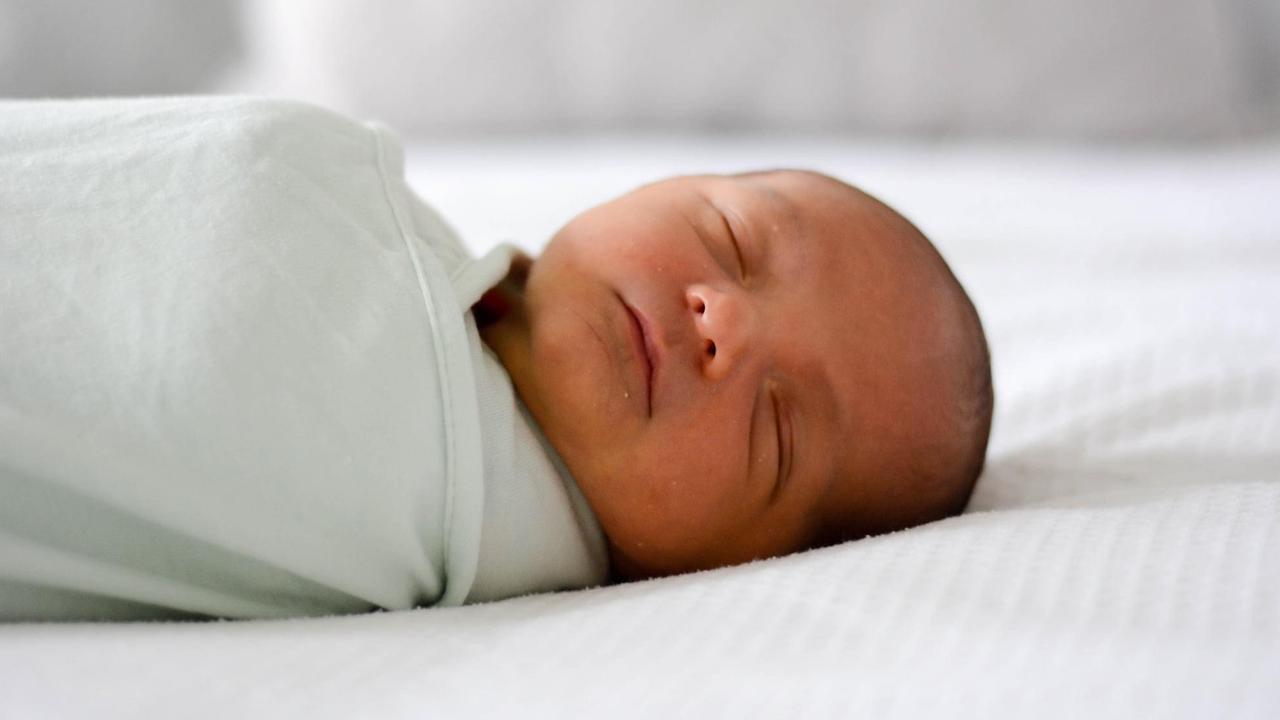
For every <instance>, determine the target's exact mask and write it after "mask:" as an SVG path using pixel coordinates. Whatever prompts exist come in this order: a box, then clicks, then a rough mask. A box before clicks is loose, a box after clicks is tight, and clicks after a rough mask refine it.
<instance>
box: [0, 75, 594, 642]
mask: <svg viewBox="0 0 1280 720" xmlns="http://www.w3.org/2000/svg"><path fill="white" fill-rule="evenodd" d="M510 257H511V255H510V249H509V248H507V249H504V248H499V249H497V250H495V251H494V252H492V253H490V254H489V255H487V256H486V257H485V258H482V259H481V260H479V261H477V262H474V263H473V262H472V261H471V258H470V257H469V256H468V255H467V253H466V251H465V250H464V249H463V248H462V246H461V244H460V243H459V242H458V240H457V238H456V237H455V236H454V234H453V232H452V231H451V230H450V229H449V228H448V227H447V226H446V225H445V224H444V223H443V221H442V220H440V219H439V217H438V216H437V215H435V213H434V212H433V211H432V210H431V209H430V208H428V207H427V206H425V205H424V204H422V203H421V201H419V200H418V199H417V198H416V197H414V196H413V194H412V193H411V192H409V191H408V189H407V187H405V185H404V181H403V160H402V153H401V151H400V148H399V145H398V142H397V141H396V140H395V139H394V138H393V137H392V136H391V135H390V134H388V133H387V132H386V131H385V130H382V129H380V128H376V127H369V126H365V125H362V124H359V123H356V122H352V121H349V120H347V119H345V118H342V117H339V116H337V115H334V114H332V113H328V112H325V111H321V110H319V109H316V108H310V107H306V106H302V105H298V104H294V103H282V102H275V101H260V100H245V99H235V98H198V99H156V100H135V101H95V102H49V103H39V102H36V103H8V104H0V348H2V350H0V352H3V353H4V354H3V357H0V619H13V618H25V619H49V618H86V617H89V618H105V617H116V618H155V617H166V616H175V615H190V614H199V615H213V616H220V617H279V616H286V615H299V614H333V613H340V612H360V611H365V610H368V609H371V608H374V607H381V608H397V609H405V608H411V607H415V606H419V605H429V604H435V603H441V604H458V603H461V602H463V601H464V600H465V599H467V598H468V597H469V595H470V593H471V590H472V581H473V579H474V578H475V576H476V573H477V565H478V563H480V562H481V560H482V558H483V560H484V562H485V568H484V572H483V573H482V576H483V577H484V579H485V583H484V587H483V588H481V590H482V592H481V593H479V594H477V595H476V597H483V598H487V599H491V598H494V597H502V596H509V595H512V594H519V593H522V592H532V591H537V590H546V589H559V588H563V587H581V586H585V585H592V584H598V583H599V582H601V581H602V580H603V579H604V578H605V577H606V574H607V568H606V567H605V564H606V563H605V561H604V560H603V558H604V545H603V539H602V538H601V537H600V536H599V529H598V528H597V527H595V526H594V519H593V518H592V517H591V514H590V510H589V509H588V508H587V506H586V504H585V502H583V501H582V499H581V498H580V497H576V496H575V495H574V494H573V492H574V491H576V488H571V487H570V486H572V480H571V479H569V478H568V476H567V474H566V473H562V472H561V470H562V468H561V467H560V466H558V465H556V464H555V461H554V460H553V459H552V458H550V457H548V455H547V451H546V449H544V447H543V445H542V444H541V443H540V442H539V441H538V439H537V438H536V436H535V435H534V432H533V431H531V430H530V428H529V427H528V418H527V417H526V416H524V415H523V414H522V413H521V412H520V411H519V408H518V407H517V405H516V401H515V398H514V395H513V393H512V392H511V389H510V381H509V379H508V378H507V376H506V374H505V373H504V372H503V371H502V369H501V367H500V366H498V365H497V363H496V362H495V361H494V360H493V358H491V357H489V356H488V355H487V354H486V353H485V352H483V351H482V346H481V343H480V339H479V336H478V334H477V332H476V329H475V324H474V320H473V319H472V318H471V316H470V313H469V312H467V308H469V306H470V305H471V303H472V302H473V301H474V300H475V299H476V298H478V297H479V295H480V293H481V292H483V290H484V289H486V288H487V287H489V286H491V285H493V284H494V283H496V282H497V281H498V280H499V279H501V278H502V276H503V275H504V274H505V273H506V270H507V267H508V265H509V262H510ZM488 450H492V453H487V452H486V451H488ZM486 484H488V485H491V486H492V489H493V491H494V492H493V493H491V494H488V493H486ZM487 494H488V495H489V496H488V497H486V495H487ZM483 533H488V535H489V537H487V538H485V539H484V541H483V543H482V534H483ZM482 545H483V551H482Z"/></svg>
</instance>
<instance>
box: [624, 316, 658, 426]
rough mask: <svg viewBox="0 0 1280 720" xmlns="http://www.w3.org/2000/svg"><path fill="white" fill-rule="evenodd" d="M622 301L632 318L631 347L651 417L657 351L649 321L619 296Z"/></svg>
mask: <svg viewBox="0 0 1280 720" xmlns="http://www.w3.org/2000/svg"><path fill="white" fill-rule="evenodd" d="M618 299H619V301H621V302H622V307H623V308H625V309H626V311H627V318H628V320H630V323H629V324H630V327H629V328H628V330H629V332H628V333H627V334H628V335H629V336H630V340H631V349H632V352H633V355H634V356H635V357H636V358H637V360H638V362H637V363H636V365H637V367H639V369H640V375H641V377H642V378H643V381H644V396H645V398H644V399H645V408H646V410H647V412H648V414H649V416H650V417H652V416H653V375H654V369H655V363H654V360H655V357H654V356H655V353H654V352H653V344H652V340H651V338H650V337H649V333H648V328H647V323H646V322H645V319H644V316H643V315H641V314H640V313H639V312H638V311H637V310H636V309H635V308H633V307H631V306H630V305H628V304H627V302H626V301H625V300H622V298H621V297H619V298H618Z"/></svg>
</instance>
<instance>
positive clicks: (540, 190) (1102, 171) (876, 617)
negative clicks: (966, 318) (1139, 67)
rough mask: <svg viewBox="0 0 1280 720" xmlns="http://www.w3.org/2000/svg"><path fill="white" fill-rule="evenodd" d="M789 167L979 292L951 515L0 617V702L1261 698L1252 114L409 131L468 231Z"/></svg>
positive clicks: (776, 710) (354, 704)
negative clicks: (849, 128)
mask: <svg viewBox="0 0 1280 720" xmlns="http://www.w3.org/2000/svg"><path fill="white" fill-rule="evenodd" d="M787 165H792V166H810V167H817V168H820V169H825V170H828V171H831V172H835V173H838V174H840V175H842V176H845V177H847V178H848V179H851V180H854V181H858V182H860V183H862V184H864V185H865V186H866V187H868V188H869V189H871V190H873V191H875V192H877V193H879V194H881V195H882V196H883V197H885V199H887V200H889V201H890V202H891V203H894V204H895V205H897V206H899V207H900V209H902V210H904V211H905V212H906V213H907V214H908V215H910V216H911V217H913V218H914V219H915V220H917V222H918V223H919V224H920V225H921V226H922V227H923V228H924V229H925V230H926V232H928V233H929V234H931V235H932V236H933V237H934V238H935V240H936V241H937V242H938V244H939V246H940V247H941V248H942V249H943V252H944V253H945V254H946V255H947V256H948V257H949V258H950V259H951V260H952V262H953V264H954V266H955V267H956V270H957V273H958V275H960V277H961V279H962V280H963V281H964V282H966V283H967V284H968V285H969V287H970V290H971V293H972V294H973V295H974V297H975V300H976V302H977V304H978V306H979V309H980V310H981V312H982V313H983V316H984V318H985V322H986V325H987V329H988V334H989V337H990V340H991V345H992V351H993V353H994V365H995V371H996V389H997V415H996V421H995V430H994V436H993V440H992V446H991V455H990V460H989V464H988V468H989V469H988V472H987V473H986V475H985V476H984V478H983V479H982V481H981V483H980V484H979V486H978V490H977V492H976V494H975V497H974V500H973V502H972V504H971V507H970V510H969V511H968V512H967V513H966V514H965V515H963V516H961V517H958V518H952V519H949V520H946V521H943V522H939V523H934V524H932V525H928V526H925V527H921V528H917V529H914V530H910V531H907V532H902V533H896V534H893V535H889V536H884V537H880V538H873V539H869V540H863V541H859V542H856V543H852V544H848V545H845V546H841V547H837V548H829V549H825V550H820V551H815V552H810V553H804V554H801V555H797V556H792V557H789V558H784V559H780V560H771V561H767V562H761V563H755V564H752V565H749V566H745V567H739V568H731V569H726V570H720V571H715V572H709V573H700V574H696V575H690V576H684V577H677V578H668V579H664V580H658V581H651V582H647V583H641V584H634V585H629V586H622V587H614V588H602V589H594V590H588V591H582V592H575V593H562V594H555V595H544V596H534V597H527V598H520V599H515V600H511V601H506V602H501V603H496V604H490V605H482V606H474V607H466V608H451V609H433V610H421V611H413V612H404V613H383V614H375V615H367V616H358V617H344V618H325V619H312V620H294V621H278V622H275V621H273V622H254V623H210V624H154V625H114V626H112V625H63V626H52V625H50V626H38V625H28V626H8V627H0V716H5V717H37V716H38V717H63V716H73V717H86V716H92V717H162V716H180V717H226V716H243V715H255V716H270V717H298V716H306V717H351V716H361V717H380V718H393V717H423V716H431V717H451V716H468V717H471V716H491V715H518V716H521V717H528V716H555V717H562V716H585V715H587V714H588V713H599V714H601V715H603V716H608V717H653V716H658V715H663V716H667V715H670V716H674V717H708V716H711V717H753V716H755V717H790V716H798V717H831V716H845V717H853V716H857V717H913V716H919V715H923V714H926V713H927V714H929V715H935V716H936V715H939V714H941V715H944V716H948V717H974V718H979V717H981V718H989V717H1029V716H1030V717H1117V718H1120V717H1126V718H1127V717H1188V718H1191V717H1237V718H1274V717H1280V142H1271V143H1255V144H1251V145H1244V146H1237V147H1233V148H1226V149H1222V148H1218V149H1192V150H1172V149H1164V150H1162V149H1146V150H1131V149H1119V148H1116V149H1099V150H1092V151H1088V152H1081V151H1068V150H1062V149H1052V148H1034V147H1021V148H1017V147H1013V148H1011V147H992V146H982V145H947V144H936V145H908V144H898V145H884V144H859V143H847V142H837V141H830V140H807V141H795V142H786V141H768V140H759V139H754V140H753V139H743V140H727V141H725V140H722V141H706V140H701V139H689V138H685V139H678V138H677V139H671V138H668V139H657V140H627V139H619V138H612V139H611V138H603V139H597V140H590V141H579V142H542V143H529V142H489V143H483V144H462V145H419V146H416V147H414V148H413V149H412V150H411V153H410V176H411V181H412V182H413V183H414V184H415V185H416V186H417V187H418V188H419V189H420V190H421V191H422V193H423V195H424V196H425V197H426V198H427V199H428V200H429V201H431V202H433V203H435V204H436V205H437V206H439V207H440V208H441V209H442V210H443V212H444V213H445V215H446V216H448V217H450V218H451V219H452V220H453V221H454V222H455V224H456V225H457V226H458V228H459V229H460V230H461V231H462V234H463V236H464V237H467V238H469V239H470V240H471V241H472V242H473V243H474V245H475V247H476V248H477V250H482V249H484V248H486V247H488V246H490V245H492V244H493V243H495V242H498V241H500V240H504V239H506V240H514V241H516V242H517V243H519V244H523V245H525V246H526V247H528V248H530V249H531V250H536V248H537V247H538V246H539V245H540V244H541V243H542V241H543V240H544V239H545V238H546V237H547V236H548V235H549V234H550V233H551V232H552V231H553V230H554V229H555V228H556V227H557V226H558V225H559V224H560V223H561V222H563V221H564V220H566V219H567V218H568V217H569V216H570V215H571V214H573V213H574V212H576V211H577V210H580V209H582V208H583V207H585V206H586V205H588V204H590V203H593V202H596V201H600V200H603V199H605V198H607V197H609V196H611V195H614V194H616V193H617V192H621V191H623V190H626V189H628V188H629V187H631V186H633V185H635V184H636V183H639V182H642V181H644V180H648V179H652V178H655V177H659V176H662V175H666V174H670V173H673V172H688V171H696V170H734V169H745V168H754V167H765V166H787Z"/></svg>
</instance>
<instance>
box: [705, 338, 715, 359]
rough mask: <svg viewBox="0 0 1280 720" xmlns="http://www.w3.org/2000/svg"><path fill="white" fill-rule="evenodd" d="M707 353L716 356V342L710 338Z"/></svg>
mask: <svg viewBox="0 0 1280 720" xmlns="http://www.w3.org/2000/svg"><path fill="white" fill-rule="evenodd" d="M707 355H708V356H709V357H715V356H716V344H715V343H714V342H711V341H710V340H708V341H707Z"/></svg>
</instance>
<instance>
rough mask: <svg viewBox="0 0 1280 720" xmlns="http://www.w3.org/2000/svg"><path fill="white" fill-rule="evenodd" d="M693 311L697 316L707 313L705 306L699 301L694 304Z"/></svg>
mask: <svg viewBox="0 0 1280 720" xmlns="http://www.w3.org/2000/svg"><path fill="white" fill-rule="evenodd" d="M693 309H694V310H695V311H697V313H698V314H699V315H701V314H703V313H705V312H706V311H707V304H706V303H704V302H702V300H701V299H699V300H698V301H697V303H695V304H694V306H693Z"/></svg>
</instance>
